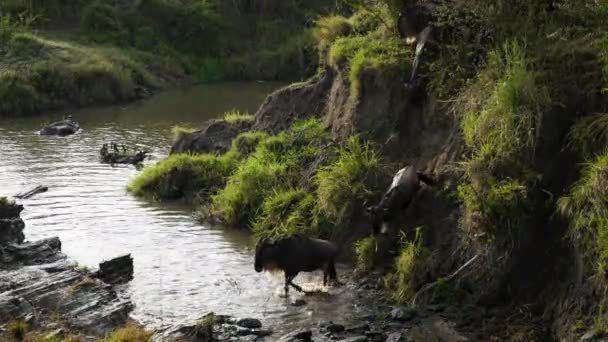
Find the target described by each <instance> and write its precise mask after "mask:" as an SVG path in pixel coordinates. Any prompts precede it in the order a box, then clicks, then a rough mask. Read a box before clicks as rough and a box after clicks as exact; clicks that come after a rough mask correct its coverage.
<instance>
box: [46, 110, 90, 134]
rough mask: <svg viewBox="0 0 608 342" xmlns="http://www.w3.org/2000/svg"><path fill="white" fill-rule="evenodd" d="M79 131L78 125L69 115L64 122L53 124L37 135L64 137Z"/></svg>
mask: <svg viewBox="0 0 608 342" xmlns="http://www.w3.org/2000/svg"><path fill="white" fill-rule="evenodd" d="M79 130H80V125H79V124H78V122H76V121H74V120H73V119H72V116H71V115H68V117H67V118H66V119H65V120H62V121H58V122H54V123H52V124H50V125H48V126H46V127H43V128H42V129H41V130H40V132H39V133H40V135H59V136H66V135H71V134H74V133H76V132H78V131H79Z"/></svg>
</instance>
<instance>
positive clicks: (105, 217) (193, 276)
mask: <svg viewBox="0 0 608 342" xmlns="http://www.w3.org/2000/svg"><path fill="white" fill-rule="evenodd" d="M277 87H278V85H277V84H272V83H265V84H258V83H245V84H242V83H239V84H221V85H211V86H197V87H194V88H190V89H186V90H174V91H169V92H165V93H162V94H159V95H156V96H154V97H152V98H150V99H148V100H145V101H141V102H138V103H133V104H129V105H123V106H113V107H104V108H93V109H87V110H81V111H75V112H71V113H70V114H72V115H73V116H74V118H75V119H76V120H78V121H79V122H80V124H81V126H82V127H83V130H82V131H81V132H80V133H79V134H77V135H74V136H70V137H65V138H60V137H46V136H39V135H37V134H35V132H36V130H38V129H39V128H40V127H41V125H42V124H43V123H45V122H51V121H53V120H57V119H60V118H62V116H63V115H64V114H65V113H53V114H49V115H46V116H42V117H40V116H39V117H30V118H22V119H2V120H0V195H4V196H11V195H14V194H16V193H18V192H20V191H22V190H24V189H27V188H30V187H33V186H35V185H37V184H43V185H47V186H48V187H49V191H48V192H47V193H44V194H40V195H37V196H35V197H34V198H32V199H28V200H22V201H19V202H20V203H22V204H23V205H24V206H25V208H26V209H25V211H24V212H23V218H24V220H25V222H26V230H25V234H26V237H27V239H28V240H37V239H40V238H45V237H50V236H59V237H60V238H61V241H62V242H63V250H64V252H65V253H66V254H67V255H69V256H70V257H71V258H72V259H73V260H75V261H76V262H78V263H79V264H82V265H86V266H89V267H92V268H94V267H96V265H97V264H98V263H99V262H100V261H102V260H104V259H108V258H112V257H115V256H118V255H121V254H125V253H131V254H132V256H133V258H134V260H135V279H134V280H133V281H132V282H131V283H130V284H128V285H126V286H125V287H124V289H121V291H124V292H125V293H126V294H128V295H130V297H131V299H132V300H133V302H134V303H135V305H136V309H135V310H134V312H133V314H132V316H133V318H135V319H138V320H140V321H142V322H143V323H145V324H148V325H151V326H153V327H159V326H162V325H165V324H171V323H175V322H177V321H179V320H181V319H184V318H186V317H189V316H192V315H199V314H203V313H205V312H208V311H215V312H217V313H221V314H230V315H235V316H237V317H241V318H242V317H255V318H259V319H262V321H263V322H265V323H266V324H267V325H270V326H271V327H272V328H273V329H274V330H275V331H279V332H281V331H282V332H284V331H289V330H292V329H294V328H299V327H310V326H314V325H316V324H317V323H318V322H319V321H322V320H338V321H342V322H344V321H348V320H349V319H350V318H351V317H352V314H353V312H354V311H355V310H356V306H357V303H356V300H355V299H354V291H352V289H351V288H349V286H344V287H342V288H339V289H330V290H329V291H330V292H331V295H330V296H316V297H307V298H305V300H306V301H307V302H308V304H307V305H305V306H302V307H295V306H292V305H291V303H292V302H293V301H294V300H295V299H297V298H299V297H298V296H297V295H296V294H295V293H292V294H291V296H290V298H282V297H281V296H280V294H281V285H282V277H280V276H279V275H272V274H267V273H256V272H255V271H254V269H253V246H252V241H251V238H250V236H249V235H248V234H247V233H245V232H240V231H237V230H234V229H223V228H222V227H214V226H210V225H204V224H199V223H198V222H196V220H194V219H193V218H192V216H191V208H188V207H185V206H180V205H169V204H155V203H149V202H146V201H144V200H140V199H138V198H135V197H133V196H132V195H130V194H129V193H128V192H127V191H126V185H127V183H128V182H129V180H130V179H132V178H133V177H135V176H136V175H137V174H138V172H140V171H137V170H136V169H135V168H134V167H132V166H116V167H112V166H109V165H105V164H101V163H100V162H99V160H98V150H99V148H100V147H101V145H102V144H103V143H105V142H109V141H115V142H120V143H124V144H125V145H126V146H136V147H138V148H142V149H148V150H150V151H152V158H151V160H148V161H146V164H151V163H155V162H157V161H158V160H160V159H162V158H163V157H165V156H166V155H167V154H168V151H169V149H170V143H171V140H172V137H171V127H173V126H174V125H175V124H191V125H198V124H200V123H201V122H203V121H205V120H206V119H209V118H213V117H216V116H217V115H218V114H220V113H223V112H225V111H227V110H230V109H238V110H241V111H250V112H254V111H255V110H256V109H257V107H258V106H259V104H260V103H262V101H263V100H264V98H265V96H266V95H267V94H268V93H269V92H271V91H272V90H273V89H276V88H277ZM339 272H340V273H341V275H342V276H344V275H346V274H348V270H347V269H345V268H344V266H343V267H340V268H339ZM296 282H297V283H300V284H304V285H305V287H306V286H308V287H309V288H314V287H319V286H320V274H310V275H307V276H304V275H300V276H299V277H298V278H296Z"/></svg>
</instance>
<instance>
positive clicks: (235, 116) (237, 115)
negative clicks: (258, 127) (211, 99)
mask: <svg viewBox="0 0 608 342" xmlns="http://www.w3.org/2000/svg"><path fill="white" fill-rule="evenodd" d="M254 120H255V115H253V114H249V113H242V112H240V111H238V110H232V111H230V112H227V113H225V114H224V121H226V122H227V123H229V124H240V123H245V122H253V121H254Z"/></svg>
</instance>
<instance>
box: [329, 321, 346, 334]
mask: <svg viewBox="0 0 608 342" xmlns="http://www.w3.org/2000/svg"><path fill="white" fill-rule="evenodd" d="M325 329H327V331H329V332H330V333H332V334H336V333H340V332H343V331H344V326H343V325H342V324H337V323H331V324H329V325H328V326H327V327H326V328H325Z"/></svg>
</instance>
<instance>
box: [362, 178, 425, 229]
mask: <svg viewBox="0 0 608 342" xmlns="http://www.w3.org/2000/svg"><path fill="white" fill-rule="evenodd" d="M420 182H423V183H425V184H427V185H433V184H434V181H433V180H432V179H431V178H430V177H428V176H426V175H424V174H423V173H422V172H418V171H416V170H415V169H414V167H413V166H406V167H404V168H403V169H401V170H399V171H398V172H397V174H395V176H394V177H393V182H392V183H391V186H390V187H389V189H388V191H386V193H384V196H382V200H380V203H378V205H375V206H370V207H367V208H366V210H367V212H368V214H369V215H370V217H371V222H372V233H373V234H374V235H376V234H378V232H380V230H381V228H382V226H383V225H384V223H385V222H387V221H390V220H392V219H393V218H395V216H396V215H397V213H398V212H399V211H400V210H403V209H405V208H407V207H408V206H409V204H410V202H412V200H413V199H414V196H415V195H416V193H417V192H418V190H419V189H420V186H421V184H420Z"/></svg>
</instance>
